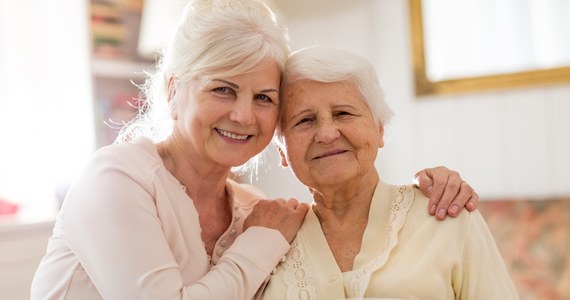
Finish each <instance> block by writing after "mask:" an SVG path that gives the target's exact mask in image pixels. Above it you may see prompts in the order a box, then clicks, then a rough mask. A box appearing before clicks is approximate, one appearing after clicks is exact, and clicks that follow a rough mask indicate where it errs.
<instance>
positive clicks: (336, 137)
mask: <svg viewBox="0 0 570 300" xmlns="http://www.w3.org/2000/svg"><path fill="white" fill-rule="evenodd" d="M284 90H285V93H284V95H283V96H282V97H283V99H282V105H283V116H282V120H281V126H282V127H281V128H282V134H283V138H284V141H285V149H282V151H281V158H282V164H283V165H284V166H289V167H291V170H292V171H293V173H295V175H296V176H297V178H298V179H299V180H300V181H301V182H302V183H303V184H305V185H306V186H308V187H313V188H317V189H318V188H319V187H324V186H326V185H335V186H337V185H339V184H342V183H350V182H352V181H353V180H356V179H358V178H361V177H362V176H365V174H368V173H370V172H372V171H374V161H375V159H376V155H377V153H378V148H380V147H383V146H384V143H383V128H382V127H381V126H379V125H378V123H377V122H376V121H375V120H374V117H373V115H372V113H371V112H370V110H369V109H368V106H367V105H366V104H365V102H364V101H363V99H362V96H361V95H360V92H359V91H358V90H357V88H356V86H355V85H354V84H353V83H351V82H336V83H320V82H314V81H310V80H299V81H296V82H294V83H292V84H289V85H288V86H286V87H285V88H284Z"/></svg>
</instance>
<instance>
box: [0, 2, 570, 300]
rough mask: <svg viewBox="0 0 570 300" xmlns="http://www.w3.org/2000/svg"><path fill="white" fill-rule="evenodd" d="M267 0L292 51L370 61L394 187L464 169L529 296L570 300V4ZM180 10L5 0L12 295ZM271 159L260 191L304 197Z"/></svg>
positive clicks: (1, 265)
mask: <svg viewBox="0 0 570 300" xmlns="http://www.w3.org/2000/svg"><path fill="white" fill-rule="evenodd" d="M266 2H267V3H268V5H270V6H271V7H272V8H273V9H274V10H275V12H276V15H277V18H278V19H279V20H280V21H281V22H282V23H283V24H285V25H286V26H287V27H288V29H289V34H290V38H291V48H292V50H296V49H299V48H301V47H305V46H310V45H314V44H321V45H332V46H338V47H343V48H346V49H349V50H351V51H354V52H356V53H359V54H361V55H363V56H364V57H366V58H368V59H369V60H371V61H372V62H373V63H374V65H375V67H376V70H377V71H378V74H379V76H380V81H381V84H382V86H383V88H384V92H385V96H386V98H387V101H388V103H389V104H390V105H391V107H392V109H393V110H394V111H395V113H396V116H395V118H394V119H393V121H392V123H391V124H390V125H389V126H388V127H387V128H386V133H385V139H386V141H385V142H386V145H385V148H384V149H382V150H381V152H380V154H379V157H378V160H377V162H376V163H377V167H378V169H379V172H380V174H381V176H382V178H383V180H384V181H387V182H390V183H393V184H405V183H410V182H411V181H412V178H413V175H414V174H415V173H416V172H417V171H419V170H421V169H423V168H426V167H433V166H437V165H445V166H447V167H449V168H450V169H454V170H457V171H459V172H460V174H461V176H462V177H463V178H464V179H465V180H466V181H468V182H469V183H470V184H471V185H472V186H473V187H474V188H475V189H476V190H477V192H478V194H479V196H480V197H481V200H482V203H481V206H480V209H481V211H482V213H483V215H484V217H485V219H486V220H487V222H488V224H489V226H490V227H491V229H492V231H493V234H494V236H495V238H496V239H497V243H498V244H499V247H500V249H501V252H502V254H503V256H504V258H505V262H506V263H507V265H508V267H509V270H510V271H511V275H512V276H513V280H514V281H515V284H516V285H517V288H518V290H519V292H520V294H521V299H570V258H569V253H570V155H569V153H570V118H568V115H569V114H570V75H569V74H570V21H568V18H567V16H569V15H570V1H566V0H548V1H533V0H508V1H507V0H505V1H501V2H500V3H501V4H500V5H499V4H498V3H495V2H494V1H482V0H480V1H472V0H471V1H469V0H461V1H459V0H456V1H448V2H447V3H446V1H444V0H439V1H436V0H423V1H422V0H408V1H403V0H402V1H393V0H312V1H301V0H289V1H278V0H273V1H266ZM184 3H185V1H182V0H170V1H167V0H144V1H143V0H91V1H78V0H56V1H40V0H26V1H16V0H0V138H1V140H2V143H1V144H0V253H2V255H0V295H2V298H4V299H27V298H29V293H28V290H29V284H30V282H31V277H32V276H33V272H34V270H35V267H36V266H37V263H38V261H39V258H40V257H41V255H42V254H43V253H44V251H45V244H46V241H47V238H48V237H49V235H50V234H51V227H52V226H53V219H54V216H55V214H56V212H57V209H58V207H59V205H60V203H61V201H62V200H63V197H64V195H65V192H66V190H67V187H68V186H69V184H70V183H71V182H72V180H73V177H74V176H75V175H76V174H77V172H79V171H80V170H81V168H82V166H83V165H84V164H85V162H86V161H87V160H88V159H89V157H90V154H91V153H92V152H93V151H95V150H96V149H97V148H99V147H101V146H103V145H107V144H110V143H112V142H113V139H114V137H115V135H116V134H117V132H118V128H120V126H121V124H122V123H123V122H125V121H128V120H129V119H130V118H132V117H133V116H134V115H135V114H136V110H135V109H134V106H136V103H137V101H138V100H137V98H138V88H137V86H136V85H137V84H140V83H142V82H143V81H144V73H143V72H144V71H145V70H148V69H150V68H151V67H152V65H153V63H154V62H155V60H156V53H157V50H158V49H160V48H161V47H162V46H163V45H164V44H165V43H166V41H167V39H168V36H169V34H170V29H171V28H172V27H173V26H174V24H176V21H177V16H178V13H179V12H180V10H181V7H182V6H183V5H184ZM556 16H558V17H556ZM560 16H562V18H560ZM564 16H566V17H564ZM448 17H450V18H451V19H447V18H448ZM462 20H467V21H468V24H467V25H469V24H471V26H468V27H462V26H463V25H461V24H460V23H461V21H462ZM476 22H481V23H480V25H478V26H473V24H476ZM477 24H478V23H477ZM475 29H480V30H481V31H475ZM487 46H489V47H487ZM547 46H548V47H547ZM479 54H485V56H480V55H479ZM265 156H266V163H265V164H264V165H263V166H262V167H261V169H260V170H259V173H258V174H257V175H254V176H252V178H253V183H254V184H256V185H258V186H259V187H261V188H262V189H263V190H264V191H265V192H266V194H267V195H268V197H270V198H273V197H297V198H298V199H300V200H303V201H310V197H309V194H308V192H307V191H306V190H305V188H304V187H302V186H301V185H300V184H299V183H297V181H296V179H295V178H294V177H293V176H292V174H291V173H290V171H289V170H287V169H283V168H281V167H279V166H278V158H277V154H276V152H275V151H274V149H273V147H271V146H270V147H269V148H268V150H267V151H266V153H265ZM5 295H7V296H6V297H5Z"/></svg>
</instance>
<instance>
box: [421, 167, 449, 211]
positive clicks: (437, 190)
mask: <svg viewBox="0 0 570 300" xmlns="http://www.w3.org/2000/svg"><path fill="white" fill-rule="evenodd" d="M449 172H451V171H450V170H448V169H447V168H446V167H436V168H429V169H424V170H422V171H420V172H418V173H417V174H416V178H417V182H418V183H417V185H418V187H419V189H420V190H421V191H422V192H423V193H424V195H426V196H428V197H429V204H428V212H429V214H430V215H432V216H433V215H434V214H435V213H436V211H437V208H438V204H439V202H440V199H441V197H442V196H443V193H444V190H445V186H446V185H447V181H448V180H447V177H448V174H449ZM448 205H449V203H448Z"/></svg>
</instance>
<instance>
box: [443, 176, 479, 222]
mask: <svg viewBox="0 0 570 300" xmlns="http://www.w3.org/2000/svg"><path fill="white" fill-rule="evenodd" d="M473 195H476V194H475V192H474V191H473V188H471V186H469V184H467V182H465V181H463V182H461V184H460V187H459V193H458V194H457V196H456V197H455V199H453V201H452V202H451V205H450V206H449V208H448V210H447V212H448V214H449V215H450V216H451V217H454V218H455V217H457V216H458V215H459V213H460V212H461V210H462V209H463V207H465V206H466V205H467V203H469V201H470V199H471V197H472V196H473Z"/></svg>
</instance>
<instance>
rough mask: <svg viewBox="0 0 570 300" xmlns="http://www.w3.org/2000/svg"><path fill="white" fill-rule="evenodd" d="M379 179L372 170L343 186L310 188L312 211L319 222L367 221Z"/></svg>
mask: <svg viewBox="0 0 570 300" xmlns="http://www.w3.org/2000/svg"><path fill="white" fill-rule="evenodd" d="M378 181H379V177H378V174H377V172H376V170H374V172H370V173H369V174H368V175H367V176H363V177H362V178H359V179H357V180H354V181H351V182H346V183H343V184H337V185H330V186H327V187H319V188H318V189H315V188H311V189H310V190H311V193H312V194H313V200H314V204H313V210H314V211H315V213H316V215H317V217H318V218H319V221H320V222H321V224H322V223H326V222H331V221H334V222H340V223H350V222H353V221H354V220H355V219H357V220H358V219H365V220H367V219H368V212H369V209H370V203H371V201H372V196H373V195H374V190H375V189H376V185H377V184H378Z"/></svg>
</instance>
